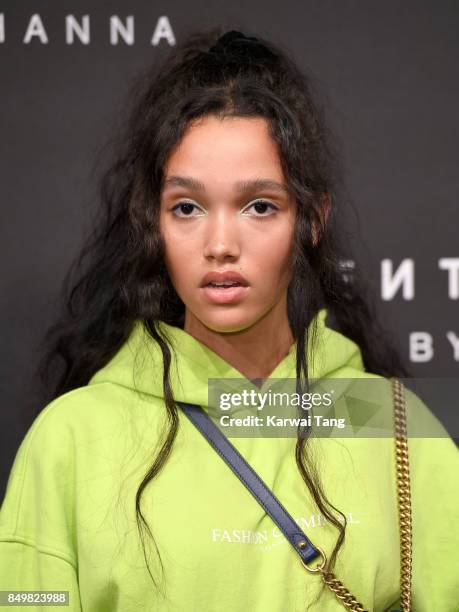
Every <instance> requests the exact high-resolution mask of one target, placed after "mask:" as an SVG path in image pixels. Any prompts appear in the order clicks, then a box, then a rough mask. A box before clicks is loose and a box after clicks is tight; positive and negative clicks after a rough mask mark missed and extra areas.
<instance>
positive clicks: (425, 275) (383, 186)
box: [0, 0, 459, 496]
mask: <svg viewBox="0 0 459 612" xmlns="http://www.w3.org/2000/svg"><path fill="white" fill-rule="evenodd" d="M34 15H36V16H37V17H34ZM71 15H73V16H74V18H75V19H76V20H77V21H78V22H79V23H80V24H82V23H83V17H84V16H85V15H86V16H87V19H88V21H89V30H90V37H89V40H88V41H87V43H88V44H84V43H83V42H82V41H81V40H80V39H79V38H78V37H77V36H76V35H75V38H74V42H73V44H72V43H71V42H70V41H69V40H68V39H67V40H66V17H67V16H71ZM111 16H118V17H119V19H120V20H122V21H123V22H125V23H127V22H126V21H125V20H126V18H127V17H129V16H131V17H132V21H133V24H134V37H133V40H132V41H131V42H132V44H127V43H126V42H124V41H123V39H122V38H120V39H119V42H118V44H117V45H115V44H112V43H111V41H110V18H111ZM216 24H222V25H224V26H227V27H232V28H233V27H236V28H239V29H242V30H244V29H245V28H248V29H249V30H250V32H251V33H252V34H253V33H255V34H257V33H258V34H260V35H262V36H266V37H268V38H271V39H272V40H273V41H274V42H277V43H280V44H281V45H283V46H285V47H287V48H288V49H290V51H291V52H292V54H293V55H294V56H295V57H296V58H297V60H298V61H299V63H300V65H301V66H302V67H303V68H304V69H305V70H307V71H308V72H309V73H310V74H311V75H312V76H313V77H314V78H315V79H316V82H317V84H318V86H319V88H320V91H321V92H322V95H323V99H324V100H328V102H327V108H328V116H329V120H330V124H331V125H332V127H333V130H334V131H335V133H336V136H337V138H338V142H341V148H342V155H343V159H344V163H345V167H346V172H347V187H348V193H349V194H350V196H351V198H352V201H353V202H354V205H355V208H356V209H357V211H358V214H359V218H360V227H359V228H357V227H356V231H357V229H358V230H359V231H360V234H357V233H356V238H355V241H356V245H357V257H356V265H357V266H363V267H364V269H365V272H366V273H367V274H368V276H369V278H370V282H371V285H372V287H373V289H374V291H375V293H376V296H377V302H378V306H379V309H380V311H381V314H382V317H383V320H384V322H385V323H386V325H387V327H388V328H389V329H390V330H392V331H393V333H394V334H395V336H396V338H397V339H398V342H399V345H400V348H401V350H402V353H403V355H404V357H405V358H406V360H407V363H408V365H410V366H411V369H412V371H413V372H414V373H415V375H416V376H419V377H454V378H456V377H457V374H458V361H459V347H458V348H456V351H455V350H454V344H456V345H457V344H459V322H458V317H457V314H458V293H459V287H458V284H459V271H458V270H457V269H456V268H455V266H459V246H458V237H457V232H458V229H457V228H458V220H459V212H458V209H457V200H458V197H457V196H458V178H457V165H458V157H459V155H458V146H457V137H458V124H459V120H458V113H457V107H458V89H459V80H458V78H457V63H458V59H459V37H458V35H457V33H458V31H459V5H458V4H457V2H456V1H455V0H451V1H446V0H443V1H442V2H434V1H433V0H431V1H429V2H426V1H422V0H416V1H404V2H398V1H394V0H386V2H368V1H364V0H354V1H352V2H346V3H344V2H338V1H336V0H335V1H331V0H320V1H319V0H315V1H311V0H302V1H301V2H300V1H297V2H294V1H292V0H284V1H283V2H275V1H273V0H252V1H249V2H234V1H233V2H232V3H228V2H220V1H215V2H213V3H209V2H207V1H206V2H203V1H202V0H198V1H195V2H193V3H190V2H184V1H183V0H182V1H180V0H170V1H169V2H147V1H146V0H130V2H126V1H124V2H121V1H118V2H117V1H115V0H111V1H101V0H99V2H82V1H79V0H68V1H67V2H65V3H62V2H57V1H55V0H48V1H47V2H40V3H37V2H32V1H30V0H29V1H24V0H21V2H13V1H12V0H11V1H9V2H0V87H1V90H0V91H1V97H0V105H1V121H2V125H1V138H0V159H1V165H0V181H1V193H2V196H1V197H2V201H1V228H2V240H1V248H2V257H1V265H2V292H1V322H2V323H1V324H2V343H1V346H0V354H1V360H2V367H1V382H2V391H1V411H0V418H1V427H0V432H1V440H0V443H1V454H0V459H1V464H0V486H1V489H2V490H1V492H0V495H1V496H2V495H3V488H4V486H5V483H6V478H7V475H8V473H9V470H10V467H11V463H12V460H13V457H14V454H15V452H16V450H17V447H18V445H19V443H20V441H21V439H22V437H23V435H24V433H25V431H26V429H27V427H28V426H29V425H30V423H31V420H32V418H33V417H32V414H33V410H34V409H36V408H37V406H36V403H37V387H36V382H34V379H33V372H34V368H35V367H36V365H37V361H38V342H39V340H40V339H41V337H42V335H43V332H44V330H45V329H46V327H47V326H48V325H49V323H50V322H51V321H52V320H53V317H54V313H55V303H56V297H57V294H58V291H59V288H60V285H61V282H62V278H63V275H64V273H65V271H66V270H67V267H68V265H69V263H70V262H71V260H72V259H73V257H74V256H75V254H76V252H77V250H78V247H79V245H80V243H81V240H82V237H83V234H84V231H85V229H87V225H88V219H89V218H90V214H91V210H92V207H93V206H94V203H95V198H96V189H95V184H96V178H97V177H96V175H95V174H94V173H93V172H92V170H93V167H94V164H95V161H96V159H97V158H98V154H99V152H100V150H101V148H102V146H103V144H104V143H105V142H106V139H107V137H108V136H109V134H110V133H111V127H112V125H113V122H114V120H115V117H116V116H117V112H118V111H119V109H120V108H121V106H122V104H123V101H124V99H125V96H126V93H127V91H128V87H129V85H130V83H131V81H132V79H133V78H134V77H135V76H136V75H137V74H138V73H139V71H140V70H142V69H143V68H144V67H145V66H146V65H147V64H148V63H150V62H151V61H153V60H154V59H159V58H161V57H162V55H163V54H164V53H165V52H166V51H167V50H169V49H170V45H171V43H172V44H173V42H174V39H175V41H180V40H181V39H182V38H183V36H185V35H186V33H187V32H188V31H189V30H190V29H191V28H193V29H194V28H197V27H199V26H212V25H216ZM40 26H42V27H40ZM167 27H169V28H170V32H171V33H172V36H169V37H167V36H163V37H161V36H160V37H159V39H158V40H155V41H154V42H155V43H157V44H152V38H153V37H154V34H155V32H156V34H158V33H159V34H161V32H162V33H163V34H165V32H166V30H167ZM45 36H46V39H47V42H44V40H45ZM27 41H28V42H27ZM447 258H448V260H447V261H446V262H445V263H443V264H442V263H441V262H440V260H444V259H447ZM387 259H389V260H392V265H393V268H394V271H395V270H396V269H397V268H398V267H399V266H400V265H401V264H402V263H403V262H405V263H404V264H403V265H405V266H408V267H409V266H412V271H413V272H414V273H413V274H410V271H409V270H408V276H407V277H406V279H405V280H406V283H407V284H405V293H404V292H403V291H402V288H400V289H399V290H398V291H397V292H396V293H395V295H394V296H389V295H385V294H384V289H383V286H382V278H383V273H382V266H383V265H390V264H383V260H387ZM405 260H409V261H408V262H406V261H405ZM445 266H449V267H450V272H448V270H446V269H442V267H445ZM402 270H403V268H402ZM410 279H411V282H412V287H411V295H410ZM413 292H414V294H413ZM386 298H390V299H386ZM415 332H422V335H421V336H414V335H413V334H414V333H415ZM416 338H421V343H424V346H426V344H425V343H427V344H428V345H429V346H430V348H429V349H428V350H427V351H419V350H414V347H415V345H416V342H415V340H416ZM410 346H411V350H410ZM418 346H419V345H418ZM422 359H424V360H422ZM456 408H457V405H451V406H450V407H448V409H449V410H451V411H453V410H455V409H456Z"/></svg>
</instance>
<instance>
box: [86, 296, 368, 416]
mask: <svg viewBox="0 0 459 612" xmlns="http://www.w3.org/2000/svg"><path fill="white" fill-rule="evenodd" d="M327 315H328V311H327V309H326V308H323V309H321V310H319V311H318V313H317V315H316V317H315V318H316V320H317V344H316V347H315V351H314V354H312V351H311V346H310V345H311V343H310V345H309V346H308V364H309V377H310V378H323V377H330V376H332V377H336V378H343V377H349V378H351V377H355V376H356V375H357V376H358V372H364V371H365V369H364V365H363V360H362V355H361V351H360V348H359V347H358V345H357V344H356V343H355V342H353V341H352V340H350V339H349V338H347V337H346V336H344V335H343V334H341V333H339V332H338V331H336V330H335V329H332V328H330V327H327V325H326V319H327ZM311 326H312V323H311V325H310V329H311ZM159 329H160V331H161V332H162V333H164V334H165V335H166V336H167V338H168V340H169V341H170V343H171V344H172V347H173V349H174V350H173V351H171V369H170V379H171V387H172V393H173V396H174V398H175V400H176V401H181V402H188V403H191V404H198V405H200V406H203V407H204V408H206V407H207V404H208V379H209V378H239V379H240V378H245V377H244V376H243V374H242V373H241V372H239V371H238V370H237V369H236V368H234V367H233V366H231V365H230V364H229V363H228V362H227V361H225V360H224V359H223V358H222V357H220V356H219V355H218V354H217V353H215V352H214V351H213V350H211V349H210V348H209V347H207V346H206V345H205V344H203V343H202V342H200V341H199V340H197V339H196V338H194V337H193V336H192V335H191V334H189V333H188V332H186V331H184V330H183V329H181V328H179V327H175V326H172V325H168V324H167V323H165V322H163V321H160V322H159ZM162 376H163V357H162V352H161V349H160V347H159V345H158V344H157V342H156V341H155V340H154V339H153V338H152V337H151V336H150V334H149V333H148V332H147V330H146V329H145V328H144V326H143V323H142V322H141V321H136V322H135V324H134V327H133V329H132V331H131V334H130V336H129V338H128V339H127V341H126V342H125V343H124V344H123V346H122V347H121V348H120V350H119V351H118V352H117V353H116V354H115V355H114V357H113V358H112V359H111V360H110V361H109V362H108V363H107V364H106V365H105V366H104V367H103V368H101V369H100V370H98V371H97V372H96V373H95V374H94V376H93V377H92V379H91V380H90V381H89V384H90V385H92V384H97V383H107V382H111V383H114V384H117V385H121V386H123V387H127V388H130V389H133V390H136V391H138V392H141V393H142V394H146V395H148V396H154V397H157V398H163V397H164V393H163V381H162ZM275 378H296V342H295V343H293V344H292V346H291V347H290V350H289V352H288V354H287V355H286V356H285V357H284V359H282V361H281V362H280V363H279V364H278V365H277V366H276V368H275V369H274V370H273V371H272V372H271V374H270V376H269V377H268V378H267V379H265V383H264V384H266V383H269V381H270V380H271V379H275Z"/></svg>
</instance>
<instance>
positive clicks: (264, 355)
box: [184, 300, 294, 383]
mask: <svg viewBox="0 0 459 612" xmlns="http://www.w3.org/2000/svg"><path fill="white" fill-rule="evenodd" d="M184 331H186V332H187V333H189V334H190V335H192V336H193V337H194V338H196V339H197V340H199V341H200V342H202V343H203V344H205V345H206V346H208V347H209V348H210V349H211V350H212V351H214V352H215V353H217V355H219V356H220V357H222V359H224V360H225V361H227V362H228V363H229V364H230V365H232V366H233V367H234V368H235V369H236V370H238V371H239V372H241V374H243V375H244V376H245V377H246V378H248V379H250V380H252V381H254V380H255V379H257V380H258V379H261V383H262V382H263V380H264V379H266V378H268V377H269V375H270V374H271V373H272V372H273V371H274V369H275V368H276V366H277V365H278V364H279V363H280V362H281V361H282V360H283V359H284V358H285V357H286V356H287V355H288V353H289V350H290V348H291V346H292V344H293V342H294V338H293V335H292V331H291V329H290V325H289V322H288V317H287V305H286V301H285V300H284V301H281V302H279V303H278V304H276V305H275V306H274V307H273V308H272V309H271V310H269V311H268V312H267V313H266V314H265V315H264V316H263V317H262V318H261V319H260V320H258V321H257V322H256V323H254V324H253V325H251V326H250V327H248V328H246V329H243V330H241V331H236V332H219V331H215V330H213V329H210V328H209V327H207V326H206V325H204V324H203V323H202V322H201V321H200V320H199V319H197V318H196V317H195V316H194V315H193V314H192V313H190V311H189V310H188V309H187V310H186V314H185V325H184Z"/></svg>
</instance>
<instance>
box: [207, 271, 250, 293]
mask: <svg viewBox="0 0 459 612" xmlns="http://www.w3.org/2000/svg"><path fill="white" fill-rule="evenodd" d="M221 283H224V284H225V285H226V286H242V287H248V285H249V283H248V282H247V280H246V279H245V278H244V277H243V276H242V275H241V274H239V273H238V272H233V271H231V270H220V271H218V270H215V271H213V272H208V273H207V274H206V275H205V276H204V278H203V279H202V282H201V285H200V286H201V287H207V286H210V287H215V286H216V285H219V284H220V285H221ZM221 287H222V288H223V290H224V289H225V287H224V286H223V285H221Z"/></svg>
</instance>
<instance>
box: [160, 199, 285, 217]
mask: <svg viewBox="0 0 459 612" xmlns="http://www.w3.org/2000/svg"><path fill="white" fill-rule="evenodd" d="M260 203H261V204H266V205H267V206H269V207H270V208H271V210H273V211H276V210H278V208H277V206H275V205H274V204H272V203H271V202H269V201H268V200H263V199H260V200H255V201H254V202H252V204H251V205H250V206H249V207H248V208H252V206H255V205H256V204H260ZM184 204H188V205H189V206H194V207H195V208H198V207H197V206H196V204H195V203H194V202H187V201H185V200H184V201H182V202H178V203H177V204H176V205H175V206H173V207H172V208H171V210H172V212H174V213H175V211H176V210H179V209H180V207H181V206H183V205H184ZM271 214H272V213H271ZM271 214H269V215H263V214H259V215H253V216H254V217H255V218H256V217H258V218H263V217H270V216H271ZM176 216H177V217H179V218H180V219H186V218H187V217H190V218H191V217H193V215H176Z"/></svg>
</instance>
